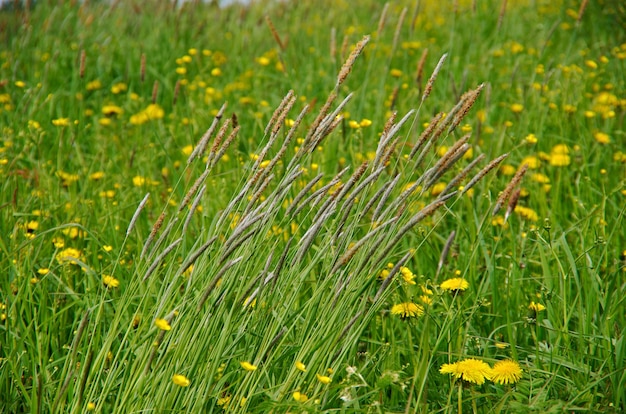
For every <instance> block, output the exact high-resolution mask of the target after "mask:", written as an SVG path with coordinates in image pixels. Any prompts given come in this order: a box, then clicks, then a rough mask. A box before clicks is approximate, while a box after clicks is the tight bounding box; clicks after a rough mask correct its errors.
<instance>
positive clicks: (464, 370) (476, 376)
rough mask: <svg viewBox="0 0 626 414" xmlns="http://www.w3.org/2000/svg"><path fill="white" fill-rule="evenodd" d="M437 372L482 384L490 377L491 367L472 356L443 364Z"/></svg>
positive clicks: (491, 373)
mask: <svg viewBox="0 0 626 414" xmlns="http://www.w3.org/2000/svg"><path fill="white" fill-rule="evenodd" d="M439 372H440V373H442V374H451V375H452V376H453V377H454V378H456V379H459V378H460V379H462V380H463V381H467V382H472V383H474V384H478V385H482V384H484V383H485V379H490V378H491V376H492V375H493V372H492V369H491V367H490V366H489V364H487V363H486V362H483V361H480V360H478V359H474V358H468V359H464V360H463V361H458V362H455V363H454V364H443V365H442V366H441V369H439Z"/></svg>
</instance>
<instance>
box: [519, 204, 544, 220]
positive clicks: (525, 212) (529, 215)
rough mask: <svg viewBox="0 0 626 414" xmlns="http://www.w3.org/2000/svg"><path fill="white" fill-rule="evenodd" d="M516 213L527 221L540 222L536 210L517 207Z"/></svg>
mask: <svg viewBox="0 0 626 414" xmlns="http://www.w3.org/2000/svg"><path fill="white" fill-rule="evenodd" d="M514 211H515V212H516V213H517V214H519V215H520V216H522V217H523V218H525V219H526V220H530V221H537V220H539V215H538V214H537V212H536V211H535V210H533V209H531V208H528V207H524V206H515V210H514Z"/></svg>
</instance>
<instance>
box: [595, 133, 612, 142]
mask: <svg viewBox="0 0 626 414" xmlns="http://www.w3.org/2000/svg"><path fill="white" fill-rule="evenodd" d="M593 137H594V138H595V140H596V141H598V142H599V143H600V144H609V143H610V142H611V137H610V136H609V134H605V133H604V132H596V133H595V134H593Z"/></svg>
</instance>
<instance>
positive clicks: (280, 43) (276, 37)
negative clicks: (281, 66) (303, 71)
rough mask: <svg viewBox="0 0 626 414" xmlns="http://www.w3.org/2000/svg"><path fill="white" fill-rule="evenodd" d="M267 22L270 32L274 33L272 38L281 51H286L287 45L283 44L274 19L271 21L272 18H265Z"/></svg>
mask: <svg viewBox="0 0 626 414" xmlns="http://www.w3.org/2000/svg"><path fill="white" fill-rule="evenodd" d="M265 22H266V23H267V25H268V26H269V28H270V32H272V37H273V38H274V40H275V41H276V43H277V44H278V47H280V50H285V44H284V43H283V41H282V40H280V36H278V31H277V30H276V27H275V26H274V23H272V19H270V16H267V15H266V16H265Z"/></svg>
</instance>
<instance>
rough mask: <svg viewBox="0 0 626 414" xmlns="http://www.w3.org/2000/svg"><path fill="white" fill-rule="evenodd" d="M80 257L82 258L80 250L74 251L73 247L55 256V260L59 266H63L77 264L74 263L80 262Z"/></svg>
mask: <svg viewBox="0 0 626 414" xmlns="http://www.w3.org/2000/svg"><path fill="white" fill-rule="evenodd" d="M81 257H82V254H81V252H80V250H77V249H74V248H73V247H68V248H67V249H63V250H61V251H60V252H59V253H58V254H57V256H56V259H57V261H58V262H59V263H61V264H65V263H69V264H77V263H76V261H77V260H80V259H81Z"/></svg>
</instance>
